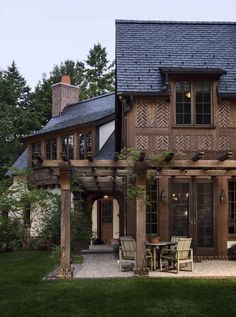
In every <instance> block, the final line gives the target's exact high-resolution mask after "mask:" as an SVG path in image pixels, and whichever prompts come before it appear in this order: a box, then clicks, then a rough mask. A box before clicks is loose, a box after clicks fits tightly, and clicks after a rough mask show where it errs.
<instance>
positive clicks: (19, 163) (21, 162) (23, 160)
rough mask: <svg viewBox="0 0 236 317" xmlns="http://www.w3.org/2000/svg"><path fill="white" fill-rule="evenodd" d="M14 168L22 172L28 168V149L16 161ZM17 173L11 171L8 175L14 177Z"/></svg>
mask: <svg viewBox="0 0 236 317" xmlns="http://www.w3.org/2000/svg"><path fill="white" fill-rule="evenodd" d="M12 167H14V168H16V169H19V170H22V169H25V168H27V149H26V150H24V152H23V153H22V154H21V155H20V156H19V157H18V159H17V160H16V161H15V163H14V164H13V165H12ZM14 174H15V171H14V170H11V169H9V170H8V172H7V173H6V175H7V176H10V175H14Z"/></svg>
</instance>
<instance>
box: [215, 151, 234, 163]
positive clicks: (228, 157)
mask: <svg viewBox="0 0 236 317" xmlns="http://www.w3.org/2000/svg"><path fill="white" fill-rule="evenodd" d="M232 156H233V152H230V151H228V152H226V153H224V154H223V155H221V156H220V157H219V158H218V160H219V161H225V160H229V159H231V158H232Z"/></svg>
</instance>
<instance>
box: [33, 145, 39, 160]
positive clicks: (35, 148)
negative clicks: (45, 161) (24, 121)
mask: <svg viewBox="0 0 236 317" xmlns="http://www.w3.org/2000/svg"><path fill="white" fill-rule="evenodd" d="M36 153H37V154H40V153H41V143H40V142H38V143H32V158H34V155H35V154H36Z"/></svg>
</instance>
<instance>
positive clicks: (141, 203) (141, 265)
mask: <svg viewBox="0 0 236 317" xmlns="http://www.w3.org/2000/svg"><path fill="white" fill-rule="evenodd" d="M136 173H137V174H136V175H137V176H136V184H137V186H139V188H140V189H142V190H143V195H142V196H140V197H138V198H137V200H136V270H137V272H136V273H137V274H139V275H145V274H146V270H145V268H146V259H145V253H146V246H145V241H146V173H147V167H146V163H145V162H144V161H137V162H136Z"/></svg>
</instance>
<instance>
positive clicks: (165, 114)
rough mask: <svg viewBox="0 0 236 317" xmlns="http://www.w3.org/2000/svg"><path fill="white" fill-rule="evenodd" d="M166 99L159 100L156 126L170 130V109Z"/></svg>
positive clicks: (156, 108)
mask: <svg viewBox="0 0 236 317" xmlns="http://www.w3.org/2000/svg"><path fill="white" fill-rule="evenodd" d="M168 108H169V107H168V103H167V101H166V99H165V98H158V99H157V103H156V107H155V110H156V116H155V117H156V120H155V126H156V127H157V128H168V126H169V109H168Z"/></svg>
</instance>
